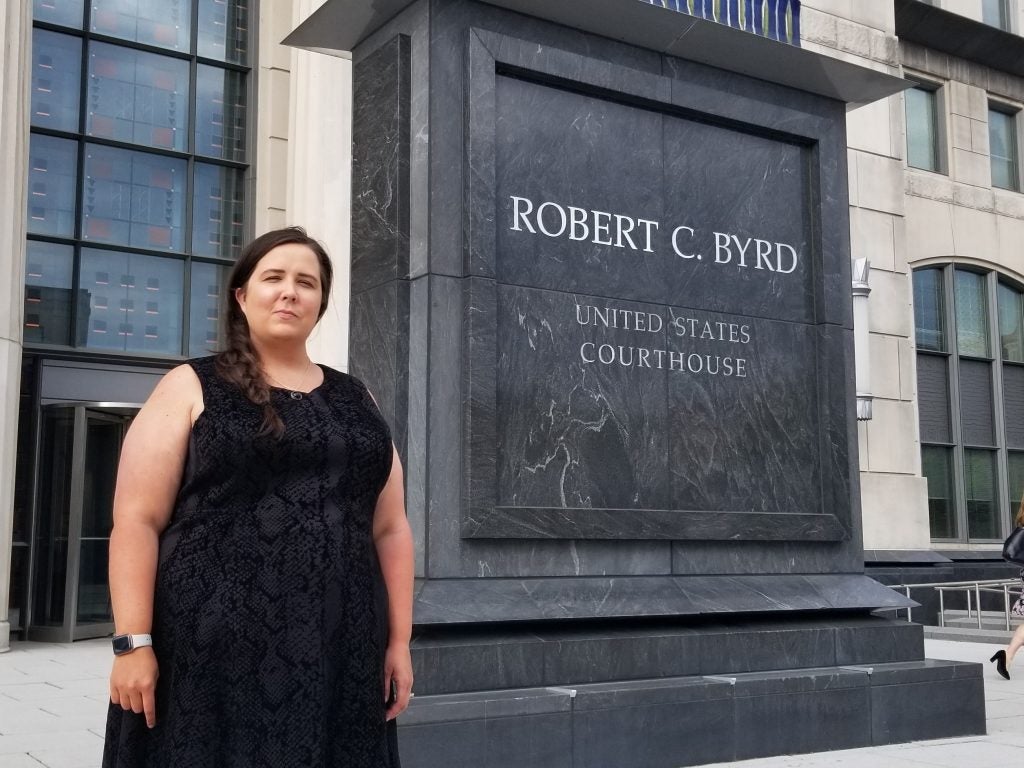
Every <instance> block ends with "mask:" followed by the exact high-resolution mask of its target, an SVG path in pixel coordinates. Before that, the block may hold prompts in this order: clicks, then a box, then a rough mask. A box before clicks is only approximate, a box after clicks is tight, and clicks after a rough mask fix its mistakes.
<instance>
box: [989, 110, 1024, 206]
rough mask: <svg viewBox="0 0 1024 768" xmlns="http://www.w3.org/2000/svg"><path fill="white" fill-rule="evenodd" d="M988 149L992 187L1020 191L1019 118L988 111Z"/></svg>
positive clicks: (997, 111)
mask: <svg viewBox="0 0 1024 768" xmlns="http://www.w3.org/2000/svg"><path fill="white" fill-rule="evenodd" d="M988 147H989V156H990V158H991V161H992V186H993V187H1000V188H1001V189H1013V190H1019V189H1020V177H1019V175H1018V171H1017V116H1016V115H1011V114H1007V113H1006V112H1000V111H999V110H996V109H990V110H989V111H988Z"/></svg>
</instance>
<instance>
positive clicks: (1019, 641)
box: [989, 499, 1024, 680]
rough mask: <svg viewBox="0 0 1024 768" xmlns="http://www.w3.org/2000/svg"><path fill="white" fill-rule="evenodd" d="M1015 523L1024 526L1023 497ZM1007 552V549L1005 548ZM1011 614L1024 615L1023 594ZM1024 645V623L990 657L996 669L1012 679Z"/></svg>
mask: <svg viewBox="0 0 1024 768" xmlns="http://www.w3.org/2000/svg"><path fill="white" fill-rule="evenodd" d="M1013 522H1014V525H1016V526H1017V528H1020V527H1022V526H1024V499H1021V502H1020V508H1019V509H1018V510H1017V517H1015V518H1014V521H1013ZM1004 552H1005V550H1004ZM1020 580H1021V583H1022V584H1024V569H1022V570H1021V572H1020ZM1010 615H1011V616H1015V617H1017V618H1021V617H1024V595H1021V596H1020V597H1018V598H1017V600H1016V601H1015V602H1014V604H1013V606H1012V607H1011V608H1010ZM1022 646H1024V624H1020V625H1018V626H1017V629H1016V630H1014V633H1013V636H1012V637H1011V638H1010V644H1009V645H1007V646H1006V650H1003V651H996V654H995V655H994V656H993V657H992V658H991V659H989V661H994V662H995V663H996V671H998V672H999V674H1000V675H1002V676H1003V677H1005V678H1006V679H1007V680H1009V679H1010V665H1011V664H1012V663H1013V657H1014V656H1016V655H1017V651H1019V650H1020V649H1021V647H1022Z"/></svg>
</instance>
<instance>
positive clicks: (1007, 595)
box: [1003, 584, 1010, 632]
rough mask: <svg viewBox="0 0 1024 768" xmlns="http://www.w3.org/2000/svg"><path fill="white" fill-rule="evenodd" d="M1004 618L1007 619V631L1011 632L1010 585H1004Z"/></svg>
mask: <svg viewBox="0 0 1024 768" xmlns="http://www.w3.org/2000/svg"><path fill="white" fill-rule="evenodd" d="M1003 618H1005V619H1006V631H1007V632H1009V631H1010V585H1009V584H1003Z"/></svg>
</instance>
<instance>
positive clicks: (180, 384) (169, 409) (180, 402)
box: [144, 363, 203, 421]
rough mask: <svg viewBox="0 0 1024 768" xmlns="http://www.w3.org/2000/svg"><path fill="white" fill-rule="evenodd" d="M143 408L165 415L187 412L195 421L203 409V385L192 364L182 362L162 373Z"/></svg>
mask: <svg viewBox="0 0 1024 768" xmlns="http://www.w3.org/2000/svg"><path fill="white" fill-rule="evenodd" d="M144 408H145V409H148V410H151V411H154V410H155V411H160V412H163V413H164V414H166V415H172V414H175V415H178V414H186V413H187V414H188V415H189V416H190V420H191V421H195V419H196V418H197V417H198V416H199V414H200V413H201V412H202V410H203V387H202V385H201V384H200V382H199V377H198V376H197V375H196V372H195V370H194V369H193V368H192V366H191V365H189V364H188V363H183V364H181V365H179V366H176V367H174V368H172V369H171V370H169V371H168V372H167V373H166V374H164V376H163V378H161V379H160V381H159V383H157V385H156V388H155V389H154V390H153V394H151V395H150V396H149V400H147V401H146V405H145V406H144Z"/></svg>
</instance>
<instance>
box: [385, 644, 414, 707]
mask: <svg viewBox="0 0 1024 768" xmlns="http://www.w3.org/2000/svg"><path fill="white" fill-rule="evenodd" d="M392 682H394V684H395V699H394V701H391V702H390V706H389V707H388V711H387V719H388V720H394V719H395V718H396V717H398V716H399V715H400V714H402V713H403V712H404V711H405V709H406V707H408V706H409V697H410V696H411V695H412V655H411V654H410V652H409V644H408V643H398V642H396V643H392V644H390V645H389V646H388V650H387V652H386V653H385V654H384V701H388V700H389V699H390V698H391V683H392Z"/></svg>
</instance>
